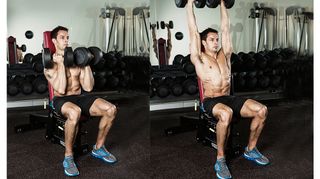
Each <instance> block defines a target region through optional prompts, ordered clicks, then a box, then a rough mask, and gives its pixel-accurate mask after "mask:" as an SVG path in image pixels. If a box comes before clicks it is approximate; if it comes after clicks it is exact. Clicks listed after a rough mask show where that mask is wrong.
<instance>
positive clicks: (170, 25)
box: [169, 21, 173, 29]
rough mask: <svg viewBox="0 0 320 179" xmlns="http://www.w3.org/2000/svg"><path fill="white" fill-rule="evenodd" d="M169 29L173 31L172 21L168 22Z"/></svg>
mask: <svg viewBox="0 0 320 179" xmlns="http://www.w3.org/2000/svg"><path fill="white" fill-rule="evenodd" d="M169 28H170V29H173V21H169Z"/></svg>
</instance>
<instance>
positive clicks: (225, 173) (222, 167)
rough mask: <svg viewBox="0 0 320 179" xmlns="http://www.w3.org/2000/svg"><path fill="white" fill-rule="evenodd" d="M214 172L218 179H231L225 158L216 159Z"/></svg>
mask: <svg viewBox="0 0 320 179" xmlns="http://www.w3.org/2000/svg"><path fill="white" fill-rule="evenodd" d="M214 170H215V171H216V175H217V177H218V178H220V179H227V178H232V176H231V174H230V171H229V169H228V166H227V164H226V159H225V158H220V159H217V161H216V164H215V165H214Z"/></svg>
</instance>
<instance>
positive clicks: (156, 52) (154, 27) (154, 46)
mask: <svg viewBox="0 0 320 179" xmlns="http://www.w3.org/2000/svg"><path fill="white" fill-rule="evenodd" d="M155 29H156V24H152V25H151V32H152V41H153V45H152V47H153V51H154V53H155V54H156V57H157V58H158V41H157V37H156V30H155Z"/></svg>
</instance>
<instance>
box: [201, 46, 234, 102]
mask: <svg viewBox="0 0 320 179" xmlns="http://www.w3.org/2000/svg"><path fill="white" fill-rule="evenodd" d="M200 58H201V60H202V62H203V63H200V64H201V65H202V67H200V68H201V69H200V70H197V74H198V76H199V77H200V78H201V81H202V84H203V89H204V97H205V98H206V97H218V96H223V95H229V93H230V81H231V69H230V63H228V61H229V60H230V59H226V56H225V55H224V54H223V51H222V50H221V49H220V50H219V51H218V53H217V58H216V59H215V58H213V57H210V56H208V55H206V54H205V53H202V54H201V57H200ZM196 69H199V68H197V67H196Z"/></svg>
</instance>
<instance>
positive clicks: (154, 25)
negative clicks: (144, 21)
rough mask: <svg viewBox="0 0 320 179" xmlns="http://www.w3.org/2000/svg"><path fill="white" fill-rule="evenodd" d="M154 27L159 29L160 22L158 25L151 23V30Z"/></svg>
mask: <svg viewBox="0 0 320 179" xmlns="http://www.w3.org/2000/svg"><path fill="white" fill-rule="evenodd" d="M153 27H154V28H155V27H157V29H159V22H158V21H157V23H156V24H151V23H150V29H152V28H153Z"/></svg>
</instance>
